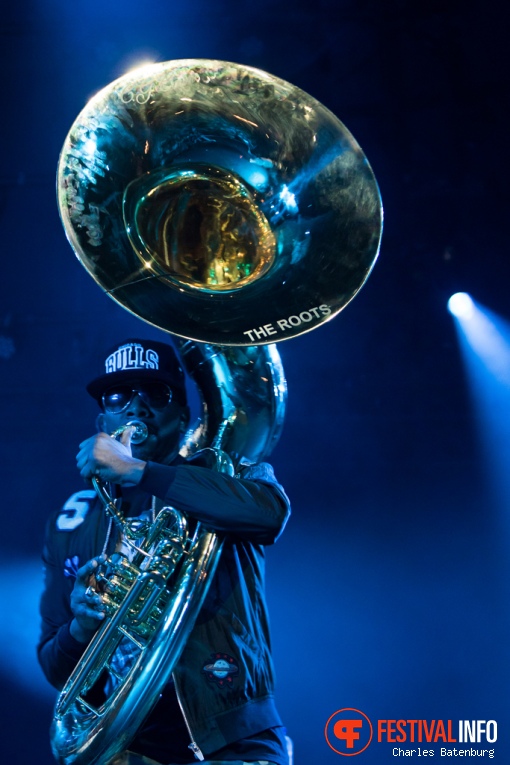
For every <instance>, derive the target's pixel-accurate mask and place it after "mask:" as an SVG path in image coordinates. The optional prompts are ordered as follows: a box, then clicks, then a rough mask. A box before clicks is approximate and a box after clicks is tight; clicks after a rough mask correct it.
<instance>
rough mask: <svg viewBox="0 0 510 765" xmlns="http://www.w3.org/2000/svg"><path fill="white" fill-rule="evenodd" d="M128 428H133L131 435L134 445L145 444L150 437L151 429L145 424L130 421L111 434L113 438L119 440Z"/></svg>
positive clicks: (138, 421)
mask: <svg viewBox="0 0 510 765" xmlns="http://www.w3.org/2000/svg"><path fill="white" fill-rule="evenodd" d="M128 428H133V431H132V433H131V443H132V444H141V443H143V442H144V441H145V439H146V438H147V437H148V435H149V429H148V427H147V425H146V424H145V423H144V422H140V420H130V421H129V422H126V424H125V425H123V426H122V427H121V428H117V430H115V431H114V432H113V433H112V434H111V436H112V438H118V437H119V436H120V435H122V433H124V431H125V430H127V429H128Z"/></svg>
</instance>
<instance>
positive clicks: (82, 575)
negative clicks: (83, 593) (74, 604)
mask: <svg viewBox="0 0 510 765" xmlns="http://www.w3.org/2000/svg"><path fill="white" fill-rule="evenodd" d="M104 560H105V556H104V555H100V556H98V557H97V558H92V560H89V561H87V563H85V564H84V565H83V566H81V568H79V569H78V571H77V572H76V581H79V582H80V583H81V584H85V583H86V582H87V580H88V578H89V577H90V576H92V575H93V574H95V572H96V570H97V567H98V566H99V564H100V563H103V562H104Z"/></svg>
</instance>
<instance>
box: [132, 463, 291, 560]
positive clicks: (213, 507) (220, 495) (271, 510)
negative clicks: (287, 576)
mask: <svg viewBox="0 0 510 765" xmlns="http://www.w3.org/2000/svg"><path fill="white" fill-rule="evenodd" d="M140 488H142V489H143V490H144V491H147V492H148V493H150V494H153V495H155V496H156V497H158V498H159V499H162V500H163V501H164V502H167V503H168V504H170V505H173V506H175V507H176V508H177V509H179V510H182V511H183V512H185V513H187V514H188V515H189V516H191V517H192V518H196V519H197V520H198V521H201V522H202V523H203V524H204V526H206V527H207V528H210V529H213V530H214V531H219V532H223V533H226V534H231V535H233V536H236V537H238V538H240V539H243V540H245V541H248V542H252V543H253V544H263V545H269V544H272V543H273V542H275V541H276V539H277V538H278V537H279V536H280V534H281V532H282V531H283V529H284V526H285V524H286V522H287V519H288V517H289V514H290V503H289V500H288V498H287V495H286V494H285V492H284V490H283V488H282V487H281V486H280V484H279V483H278V482H277V480H276V478H275V475H274V472H273V468H272V467H271V466H270V465H268V464H267V463H261V464H260V465H252V466H249V467H246V468H244V469H243V470H242V472H241V477H240V478H232V477H231V476H228V475H225V474H224V473H217V472H215V471H213V470H209V469H208V468H202V467H196V466H192V465H178V466H166V465H159V464H156V463H153V462H148V463H147V466H146V468H145V471H144V474H143V477H142V481H141V483H140Z"/></svg>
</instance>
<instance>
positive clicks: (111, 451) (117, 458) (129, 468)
mask: <svg viewBox="0 0 510 765" xmlns="http://www.w3.org/2000/svg"><path fill="white" fill-rule="evenodd" d="M131 432H132V431H131V428H128V429H127V430H125V431H124V432H123V433H122V435H121V437H120V441H117V440H116V439H115V438H111V437H110V436H108V435H107V434H106V433H98V434H97V435H95V436H92V438H87V440H86V441H83V442H82V443H81V444H80V451H79V452H78V454H77V455H76V464H77V465H78V470H79V471H80V473H81V475H82V476H83V478H86V479H91V478H93V477H94V476H98V477H99V478H101V479H102V480H103V481H112V483H118V484H120V485H121V486H136V485H137V484H138V483H140V480H141V478H142V473H143V471H144V468H145V465H146V463H145V462H144V461H143V460H138V459H136V458H135V457H133V456H132V453H131Z"/></svg>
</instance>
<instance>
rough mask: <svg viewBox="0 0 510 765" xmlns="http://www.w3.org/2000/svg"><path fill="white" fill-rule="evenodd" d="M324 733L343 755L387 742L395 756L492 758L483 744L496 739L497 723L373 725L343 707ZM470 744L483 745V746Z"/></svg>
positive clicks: (357, 712) (380, 722) (398, 722)
mask: <svg viewBox="0 0 510 765" xmlns="http://www.w3.org/2000/svg"><path fill="white" fill-rule="evenodd" d="M374 733H375V737H374ZM324 735H325V737H326V741H327V743H328V746H329V747H330V748H331V749H332V750H333V751H334V752H336V753H337V754H339V755H341V756H343V757H355V756H356V755H359V754H362V753H363V752H364V751H365V750H366V749H367V748H368V747H369V746H370V745H371V744H373V745H374V746H376V745H377V744H390V745H392V747H391V749H390V751H389V752H388V750H387V749H386V751H385V753H386V754H388V753H389V754H391V755H392V756H393V757H396V758H400V757H404V758H408V757H487V758H489V759H492V758H494V754H495V750H494V748H486V747H485V746H484V745H486V744H494V743H495V742H496V741H497V738H498V725H497V722H496V721H495V720H457V721H455V720H397V719H395V720H389V719H388V720H377V722H376V723H375V724H372V721H371V720H370V718H369V717H368V715H366V714H365V713H364V712H362V711H361V710H359V709H354V708H353V707H344V708H343V709H338V710H337V711H336V712H334V713H333V714H332V715H331V716H330V718H329V719H328V721H327V723H326V727H325V730H324ZM423 744H425V746H423ZM473 744H482V747H479V746H473ZM430 745H432V746H430ZM466 745H468V746H466ZM406 761H407V760H406Z"/></svg>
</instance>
